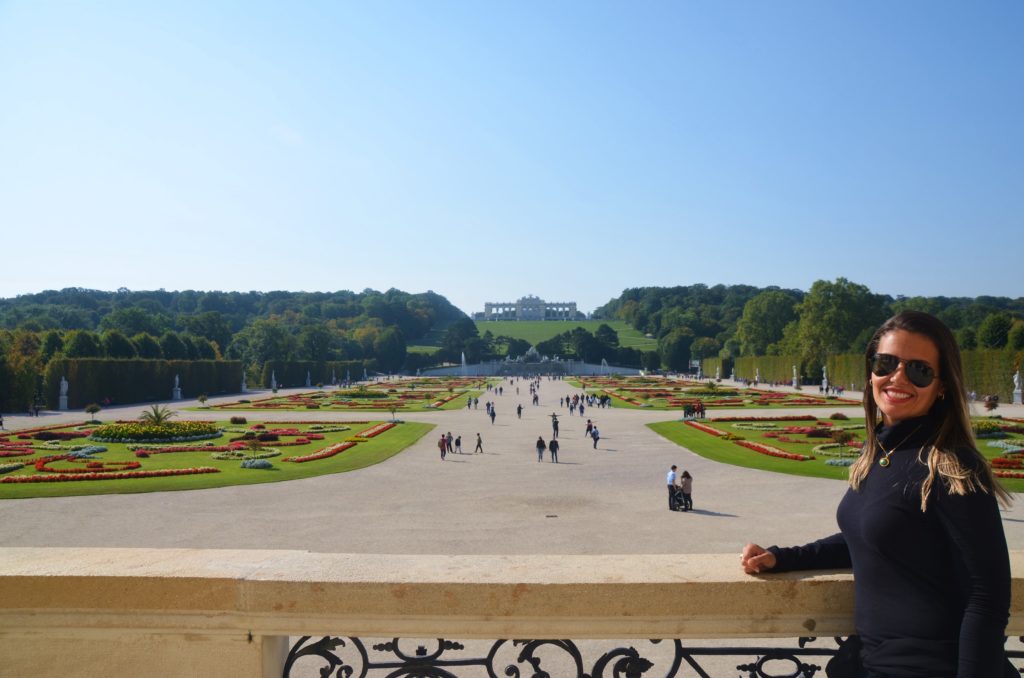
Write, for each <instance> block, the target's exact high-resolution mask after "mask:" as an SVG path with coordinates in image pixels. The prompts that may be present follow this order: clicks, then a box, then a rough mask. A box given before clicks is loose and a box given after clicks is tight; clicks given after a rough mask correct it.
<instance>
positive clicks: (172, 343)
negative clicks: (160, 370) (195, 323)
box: [160, 332, 189, 360]
mask: <svg viewBox="0 0 1024 678" xmlns="http://www.w3.org/2000/svg"><path fill="white" fill-rule="evenodd" d="M160 351H161V352H163V354H164V359H165V360H188V359H189V355H188V346H186V345H185V342H183V341H182V340H181V337H179V336H178V335H177V333H175V332H164V334H163V336H161V337H160Z"/></svg>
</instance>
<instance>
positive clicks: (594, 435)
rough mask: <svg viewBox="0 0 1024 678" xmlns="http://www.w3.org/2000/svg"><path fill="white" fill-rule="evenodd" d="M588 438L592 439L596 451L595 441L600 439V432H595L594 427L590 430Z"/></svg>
mask: <svg viewBox="0 0 1024 678" xmlns="http://www.w3.org/2000/svg"><path fill="white" fill-rule="evenodd" d="M590 437H591V438H593V439H594V449H595V450H596V449H597V441H598V440H600V439H601V432H600V431H598V430H597V427H596V426H595V427H594V428H593V429H591V430H590Z"/></svg>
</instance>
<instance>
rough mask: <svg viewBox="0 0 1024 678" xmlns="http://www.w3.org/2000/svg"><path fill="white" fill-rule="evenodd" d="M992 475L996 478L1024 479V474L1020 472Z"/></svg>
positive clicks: (999, 472) (1001, 472)
mask: <svg viewBox="0 0 1024 678" xmlns="http://www.w3.org/2000/svg"><path fill="white" fill-rule="evenodd" d="M992 475H994V476H995V477H996V478H1024V473H1021V472H1020V471H993V472H992Z"/></svg>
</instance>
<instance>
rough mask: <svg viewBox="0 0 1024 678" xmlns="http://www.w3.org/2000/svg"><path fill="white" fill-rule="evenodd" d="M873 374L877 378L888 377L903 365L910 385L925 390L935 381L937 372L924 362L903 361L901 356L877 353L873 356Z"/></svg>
mask: <svg viewBox="0 0 1024 678" xmlns="http://www.w3.org/2000/svg"><path fill="white" fill-rule="evenodd" d="M870 363H871V374H873V375H875V376H876V377H887V376H889V375H890V374H892V373H893V372H895V371H896V370H898V369H899V367H900V363H903V372H904V374H906V375H907V379H909V380H910V383H911V384H913V385H914V386H917V387H918V388H925V387H926V386H929V385H931V383H932V381H934V380H935V370H934V369H932V366H931V365H929V364H928V363H926V362H925V361H923V360H902V359H901V358H900V357H899V356H895V355H890V354H888V353H876V354H875V355H873V356H871V361H870Z"/></svg>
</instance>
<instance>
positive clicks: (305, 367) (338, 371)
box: [260, 360, 376, 388]
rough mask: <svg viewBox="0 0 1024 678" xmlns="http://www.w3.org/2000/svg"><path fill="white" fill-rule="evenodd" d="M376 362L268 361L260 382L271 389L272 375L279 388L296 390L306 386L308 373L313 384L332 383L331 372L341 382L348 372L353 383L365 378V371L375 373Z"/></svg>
mask: <svg viewBox="0 0 1024 678" xmlns="http://www.w3.org/2000/svg"><path fill="white" fill-rule="evenodd" d="M375 366H376V365H375V361H372V360H371V361H367V362H365V363H364V362H363V361H362V360H336V361H331V362H322V363H320V362H313V361H312V360H268V361H267V362H266V363H264V364H263V373H262V375H260V376H261V379H260V381H261V382H262V387H263V388H270V377H271V374H273V375H274V377H275V378H276V379H277V383H278V385H279V386H288V387H289V388H294V387H298V386H305V384H306V373H307V372H308V373H309V381H310V383H311V384H314V385H315V384H329V383H331V371H332V370H333V371H334V376H335V378H337V380H338V381H339V382H341V381H344V380H345V373H346V372H348V374H349V376H350V377H351V378H352V380H353V381H356V380H359V379H362V378H363V369H364V368H365V369H367V370H368V371H370V372H374V371H375V370H374V367H375Z"/></svg>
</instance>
